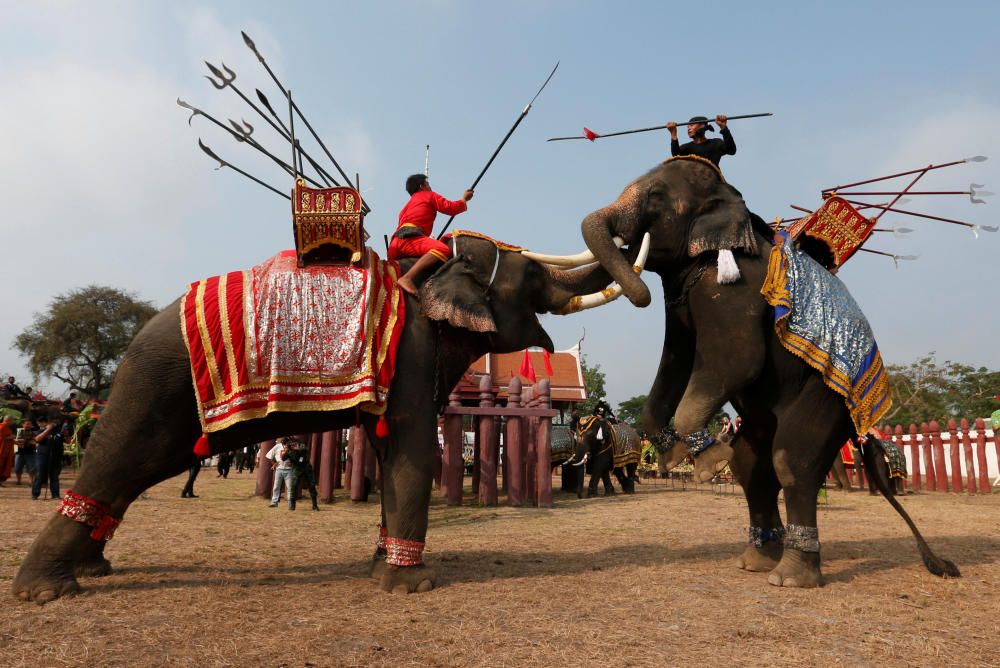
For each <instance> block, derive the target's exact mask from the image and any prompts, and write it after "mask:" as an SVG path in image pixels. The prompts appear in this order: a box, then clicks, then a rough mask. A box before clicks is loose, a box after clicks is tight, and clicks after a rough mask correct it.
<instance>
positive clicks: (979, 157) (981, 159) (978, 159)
mask: <svg viewBox="0 0 1000 668" xmlns="http://www.w3.org/2000/svg"><path fill="white" fill-rule="evenodd" d="M987 159H988V158H987V157H986V156H985V155H974V156H972V157H971V158H965V160H963V161H962V162H986V160H987Z"/></svg>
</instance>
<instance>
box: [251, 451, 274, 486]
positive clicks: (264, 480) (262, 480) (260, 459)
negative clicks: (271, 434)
mask: <svg viewBox="0 0 1000 668" xmlns="http://www.w3.org/2000/svg"><path fill="white" fill-rule="evenodd" d="M273 447H274V439H273V438H272V439H271V440H269V441H264V442H263V443H261V444H260V451H258V452H257V483H256V486H255V487H254V494H256V495H257V496H266V497H267V498H271V488H272V487H273V486H274V471H272V470H271V460H270V459H268V458H267V456H266V455H267V453H268V452H270V451H271V448H273Z"/></svg>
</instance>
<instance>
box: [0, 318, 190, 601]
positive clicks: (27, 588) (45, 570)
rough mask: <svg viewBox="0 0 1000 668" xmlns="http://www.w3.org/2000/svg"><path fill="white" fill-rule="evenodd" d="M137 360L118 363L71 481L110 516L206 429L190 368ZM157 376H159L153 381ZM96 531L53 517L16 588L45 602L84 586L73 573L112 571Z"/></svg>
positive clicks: (183, 460) (176, 467)
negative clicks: (153, 368) (144, 365)
mask: <svg viewBox="0 0 1000 668" xmlns="http://www.w3.org/2000/svg"><path fill="white" fill-rule="evenodd" d="M171 324H172V323H171ZM182 361H183V362H184V364H185V365H186V360H183V358H182ZM137 366H141V365H139V364H137V363H136V362H135V360H130V359H129V358H128V357H126V360H125V361H124V362H123V363H122V365H121V366H120V367H119V370H118V377H117V378H116V380H115V387H114V389H113V390H112V396H111V400H110V401H109V404H108V409H107V410H106V411H105V413H104V415H102V417H101V421H100V423H99V424H98V425H97V427H96V428H95V429H94V433H93V436H92V437H91V440H90V443H89V445H88V448H87V456H86V457H85V458H84V460H83V466H82V467H81V469H80V476H79V478H78V479H77V481H76V482H75V484H74V485H73V492H74V493H75V494H77V495H80V496H82V497H85V498H87V499H92V500H94V501H96V502H98V503H100V504H103V505H105V506H107V507H109V508H110V513H108V514H109V516H110V517H112V518H117V519H121V518H122V517H124V515H125V511H126V510H127V509H128V507H129V505H131V503H132V502H133V501H134V500H135V499H136V498H138V497H139V495H140V494H142V492H144V491H145V490H147V489H149V488H150V487H152V486H153V485H155V484H157V483H159V482H162V481H164V480H166V479H167V478H170V477H172V476H175V475H178V474H179V473H182V472H183V471H185V470H186V469H188V468H190V466H191V464H192V462H193V461H194V454H193V452H192V447H193V446H194V443H195V441H196V440H197V438H198V436H199V434H200V433H201V428H200V426H199V424H198V419H197V417H196V416H197V411H196V409H195V405H194V397H193V394H192V391H191V380H190V375H189V372H188V371H187V369H186V368H184V367H183V366H182V367H181V368H180V369H178V368H170V365H166V366H167V368H166V369H164V368H163V366H158V368H157V371H158V372H159V373H160V374H162V375H159V376H154V375H153V374H152V372H151V371H150V370H149V369H137V368H136V367H137ZM153 377H157V378H158V381H157V382H156V383H151V382H149V381H148V378H153ZM93 532H95V529H94V528H93V527H91V526H87V525H85V524H82V523H80V522H78V521H74V520H72V519H69V518H68V517H66V516H64V515H62V514H57V515H55V516H54V517H52V518H51V519H50V520H49V523H48V524H47V525H46V526H45V528H44V529H43V530H42V531H41V533H39V535H38V537H36V538H35V541H34V542H33V543H32V545H31V547H30V549H29V550H28V554H27V556H26V557H25V559H24V561H23V562H22V563H21V567H20V569H19V570H18V573H17V575H16V576H15V578H14V583H13V592H14V594H15V595H16V596H17V597H19V598H21V599H22V600H33V601H36V602H38V603H45V602H48V601H51V600H53V599H55V598H58V597H60V596H64V595H68V594H73V593H75V592H76V591H78V590H79V584H78V583H77V581H76V578H75V574H80V575H104V574H107V573H110V572H111V564H110V562H108V560H107V559H105V558H104V547H105V544H106V540H104V539H95V538H93V537H92V533H93Z"/></svg>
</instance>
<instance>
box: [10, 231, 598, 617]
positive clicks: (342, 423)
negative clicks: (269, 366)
mask: <svg viewBox="0 0 1000 668" xmlns="http://www.w3.org/2000/svg"><path fill="white" fill-rule="evenodd" d="M456 239H457V241H455V242H454V243H455V246H456V251H455V256H454V257H453V258H452V259H451V260H449V261H448V262H446V263H445V264H444V265H443V266H442V267H441V268H440V269H439V270H438V271H437V272H436V273H435V274H434V275H433V276H432V277H431V278H429V279H428V280H426V281H425V282H424V283H423V285H422V286H421V289H420V300H419V301H418V300H417V299H414V298H412V297H409V296H406V320H405V325H404V327H403V331H402V334H401V338H400V342H399V347H398V351H397V362H396V372H395V375H394V377H393V379H392V381H391V385H390V392H389V399H388V404H387V413H386V417H387V423H388V427H389V430H388V435H386V436H379V435H378V430H377V429H376V422H377V416H375V415H371V414H369V413H365V412H360V413H359V412H357V411H355V410H354V409H347V410H340V411H326V412H322V411H313V412H296V413H289V412H279V413H272V414H271V415H269V416H268V417H266V418H260V419H254V420H250V421H244V422H239V423H237V424H235V425H233V426H230V427H227V428H225V429H223V430H221V431H217V432H213V433H211V434H210V435H209V439H208V441H209V447H210V450H211V453H212V454H217V453H219V452H223V451H229V450H233V449H235V448H239V447H243V446H244V445H246V444H247V443H250V442H259V441H263V440H266V439H271V438H275V437H277V436H281V435H284V434H292V433H308V432H324V431H329V430H334V429H344V428H348V427H350V426H352V425H354V424H355V422H356V420H358V419H359V417H360V420H361V423H362V424H363V425H364V427H365V429H366V431H367V432H368V434H369V436H370V437H371V439H372V442H373V444H374V446H375V448H376V451H377V453H378V457H379V459H380V463H381V470H382V471H383V486H384V487H383V493H382V501H383V503H382V526H383V527H385V529H386V531H385V534H386V535H387V536H388V537H390V538H392V539H393V540H394V541H396V544H399V545H400V546H401V547H400V549H401V550H403V548H406V550H408V554H409V555H410V557H412V558H413V559H412V560H411V561H416V563H415V564H414V565H390V564H389V563H387V562H386V561H385V552H384V550H381V549H380V550H377V551H376V558H375V559H374V560H373V569H372V574H373V576H374V577H377V578H378V579H379V580H380V585H381V587H382V588H383V589H384V590H386V591H392V590H397V591H407V592H412V591H427V590H429V589H431V588H433V586H434V583H435V574H434V573H433V571H432V570H431V569H429V568H426V567H424V566H423V563H422V549H420V550H417V549H416V548H413V546H419V547H420V548H422V545H423V541H424V538H425V535H426V532H427V521H428V506H429V503H430V496H431V483H432V481H433V479H434V461H435V453H436V451H437V448H438V441H437V438H436V427H437V416H438V412H439V410H440V409H441V408H442V407H443V406H444V404H445V402H446V400H447V396H448V388H451V387H454V385H455V383H456V382H458V380H459V379H460V378H461V377H462V374H464V373H465V372H466V370H467V369H468V368H469V365H470V364H471V363H472V362H473V361H475V360H476V359H478V358H479V357H481V356H482V355H484V354H486V353H489V352H493V353H505V352H514V351H518V350H523V349H525V348H527V347H529V346H540V347H542V348H544V349H546V350H548V351H552V349H553V346H552V341H551V340H550V339H549V336H548V334H547V333H546V332H545V330H544V329H543V328H542V326H541V324H540V323H539V321H538V317H537V314H539V313H546V312H554V311H560V310H563V308H564V307H565V305H566V304H567V303H568V302H569V301H570V300H571V299H572V298H573V297H574V296H575V295H580V294H583V293H587V292H592V291H594V290H600V289H602V288H603V287H605V286H606V285H607V284H608V283H609V282H610V279H609V277H608V274H607V272H606V271H604V270H603V269H602V268H601V267H600V266H599V265H593V266H591V267H590V268H589V269H584V270H580V271H574V272H567V271H562V270H557V269H553V268H552V267H547V266H545V265H543V264H541V263H539V262H537V261H535V260H532V259H530V257H529V256H527V255H524V254H522V253H521V252H520V251H519V249H516V248H513V247H510V246H506V245H503V244H499V243H497V242H494V241H493V240H490V239H488V238H483V237H480V236H478V235H471V234H470V235H466V236H461V237H457V238H456ZM402 265H403V269H404V270H405V269H406V268H407V265H408V262H406V261H404V262H403V263H402ZM201 433H202V428H201V425H200V423H199V418H198V412H197V410H196V399H195V394H194V390H193V383H192V374H191V368H190V362H189V356H188V351H187V349H186V346H185V339H184V338H183V336H182V333H181V327H180V312H179V301H177V302H174V303H173V304H171V305H170V306H168V307H167V308H165V309H164V310H163V311H161V312H160V313H159V314H158V315H156V316H154V317H153V318H152V320H150V322H149V323H148V324H147V325H146V326H145V327H144V328H143V329H142V330H141V331H140V332H139V333H138V334H137V335H136V337H135V339H134V340H133V341H132V343H131V345H130V346H129V348H128V350H127V352H126V353H125V357H124V359H123V360H122V363H121V365H120V366H119V368H118V371H117V374H116V376H115V379H114V385H113V387H112V389H111V396H110V398H109V401H108V405H107V408H106V409H105V410H104V412H103V415H102V417H101V419H100V421H99V422H98V424H97V426H96V427H95V429H94V433H93V437H92V439H91V443H90V446H89V448H88V451H87V456H86V458H85V459H84V461H83V467H82V469H81V471H80V475H79V478H78V479H77V481H76V483H75V484H74V486H73V491H74V492H75V493H77V494H79V495H81V496H82V497H85V498H87V499H90V500H94V501H96V502H97V503H98V504H101V506H100V507H97V508H98V510H100V508H101V507H103V508H105V509H106V514H104V515H101V522H104V521H105V520H108V522H111V523H112V524H113V523H114V521H116V520H118V519H120V518H121V517H122V516H123V515H124V514H125V511H126V509H127V508H128V507H129V505H130V504H131V503H132V502H133V501H134V500H135V499H136V498H137V497H138V496H139V495H140V494H141V493H142V492H144V491H145V490H147V489H149V488H150V487H151V486H153V485H155V484H157V483H159V482H161V481H163V480H166V479H167V478H170V477H171V476H175V475H178V474H179V473H181V472H183V471H185V470H187V469H188V468H189V467H190V466H191V463H192V462H193V461H194V460H195V455H194V454H193V453H192V446H193V444H194V443H195V441H197V440H198V439H199V436H200V435H201ZM81 522H82V520H79V521H73V520H72V519H69V518H67V517H66V516H63V515H58V514H57V515H56V516H54V517H52V519H51V520H50V521H49V523H48V524H47V525H46V527H45V528H44V529H43V530H42V532H41V533H40V534H39V536H38V537H37V538H36V539H35V541H34V543H33V544H32V545H31V548H30V550H29V552H28V554H27V556H26V557H25V559H24V561H23V562H22V564H21V567H20V569H19V571H18V573H17V575H16V577H15V578H14V582H13V592H14V594H15V595H16V596H18V597H20V598H21V599H31V600H35V601H38V602H45V601H49V600H52V599H54V598H56V597H59V596H62V595H65V594H70V593H73V592H75V591H76V590H78V589H79V585H78V584H77V581H76V577H75V574H89V575H98V574H106V573H108V572H110V563H109V562H108V561H107V560H106V559H105V558H104V547H105V542H106V541H105V540H103V539H95V538H93V537H91V534H92V527H91V526H87V525H86V524H84V523H81ZM94 531H97V529H94ZM99 535H100V534H99ZM411 548H413V549H411Z"/></svg>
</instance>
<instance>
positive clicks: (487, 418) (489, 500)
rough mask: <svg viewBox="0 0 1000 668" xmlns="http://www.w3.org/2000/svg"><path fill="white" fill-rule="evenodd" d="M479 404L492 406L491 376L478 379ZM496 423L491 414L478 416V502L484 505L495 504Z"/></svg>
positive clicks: (484, 406) (485, 406)
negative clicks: (494, 434)
mask: <svg viewBox="0 0 1000 668" xmlns="http://www.w3.org/2000/svg"><path fill="white" fill-rule="evenodd" d="M479 405H480V406H482V407H483V408H492V407H493V378H492V377H490V376H483V377H482V378H481V379H480V380H479ZM495 425H496V423H495V422H494V420H493V416H491V415H481V416H479V425H478V426H479V432H478V433H479V503H481V504H482V505H484V506H495V505H497V464H496V462H497V458H496V452H495V451H494V447H495V446H496V442H495V441H494V439H493V432H494V430H495Z"/></svg>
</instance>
